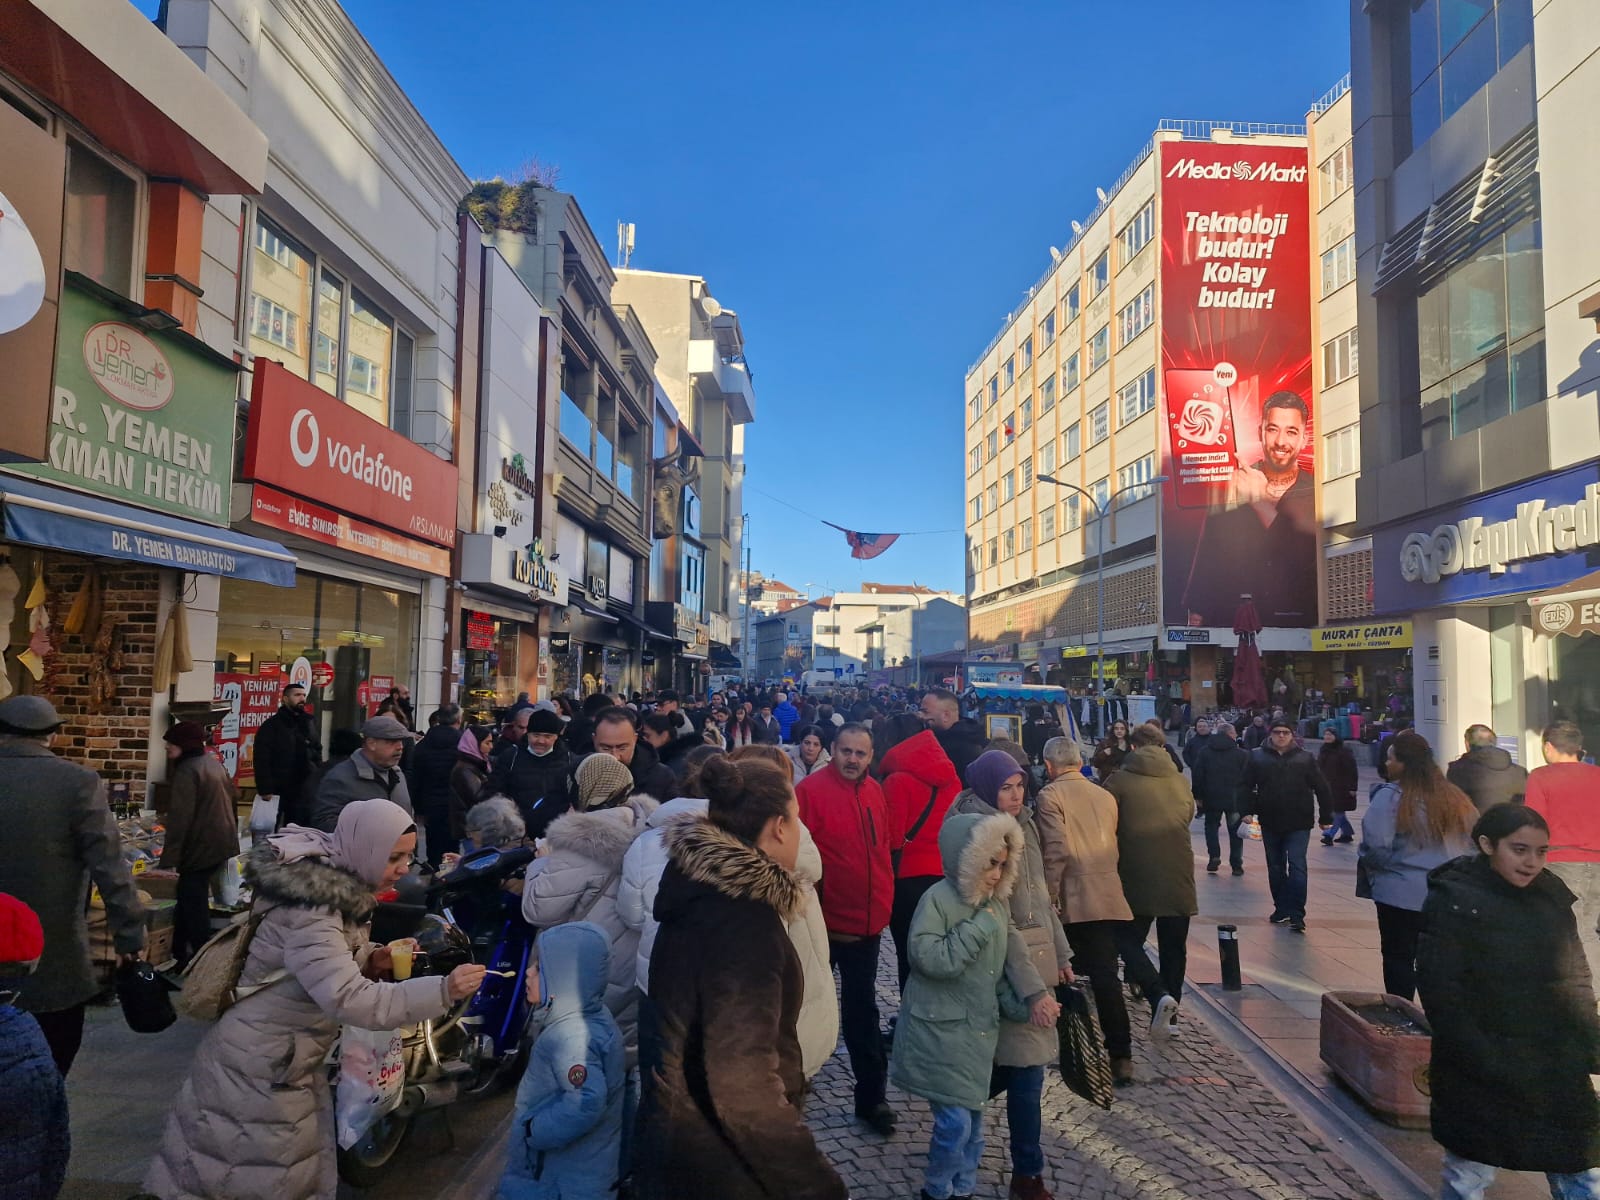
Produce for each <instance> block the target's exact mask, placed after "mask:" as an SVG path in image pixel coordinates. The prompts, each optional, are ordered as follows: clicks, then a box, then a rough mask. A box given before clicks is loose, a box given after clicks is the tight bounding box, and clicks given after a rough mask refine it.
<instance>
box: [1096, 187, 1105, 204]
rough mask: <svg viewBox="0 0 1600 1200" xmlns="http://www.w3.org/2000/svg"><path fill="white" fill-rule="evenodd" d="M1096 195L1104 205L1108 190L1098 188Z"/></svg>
mask: <svg viewBox="0 0 1600 1200" xmlns="http://www.w3.org/2000/svg"><path fill="white" fill-rule="evenodd" d="M1094 194H1095V195H1096V196H1099V197H1100V203H1101V204H1104V203H1105V202H1106V190H1105V188H1098V187H1097V188H1095V190H1094Z"/></svg>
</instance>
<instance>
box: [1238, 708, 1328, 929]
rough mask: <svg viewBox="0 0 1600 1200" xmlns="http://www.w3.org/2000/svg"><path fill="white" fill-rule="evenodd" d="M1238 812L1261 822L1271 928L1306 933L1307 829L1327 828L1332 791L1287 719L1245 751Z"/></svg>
mask: <svg viewBox="0 0 1600 1200" xmlns="http://www.w3.org/2000/svg"><path fill="white" fill-rule="evenodd" d="M1239 796H1240V800H1239V808H1240V811H1241V812H1242V813H1244V814H1246V815H1248V814H1250V813H1254V814H1255V816H1256V817H1257V819H1258V820H1260V822H1261V849H1262V851H1263V852H1264V853H1265V855H1266V859H1267V884H1268V886H1269V887H1271V889H1272V915H1271V916H1270V917H1269V918H1268V919H1269V920H1270V921H1271V922H1272V923H1273V924H1274V925H1287V926H1288V927H1289V928H1290V929H1292V930H1294V931H1295V932H1296V933H1304V932H1305V931H1306V847H1307V846H1308V845H1309V844H1310V843H1311V827H1312V826H1313V825H1315V824H1318V822H1319V821H1320V823H1321V824H1323V825H1329V824H1332V823H1333V816H1332V811H1333V789H1332V788H1331V787H1329V786H1328V780H1327V778H1326V777H1325V776H1324V775H1323V774H1322V768H1321V767H1319V766H1318V765H1317V760H1316V759H1315V758H1313V757H1312V756H1311V754H1310V753H1309V752H1307V751H1306V750H1303V749H1302V748H1301V746H1300V743H1299V741H1298V740H1297V739H1296V738H1295V733H1294V726H1293V725H1292V724H1290V723H1289V721H1288V720H1286V719H1284V718H1282V717H1279V718H1277V719H1275V720H1274V721H1273V722H1272V724H1271V726H1270V727H1269V729H1268V732H1267V741H1266V744H1265V745H1263V746H1257V747H1256V748H1255V749H1254V750H1252V751H1250V761H1249V762H1247V763H1246V764H1245V767H1244V780H1243V782H1242V783H1241V784H1240V785H1239Z"/></svg>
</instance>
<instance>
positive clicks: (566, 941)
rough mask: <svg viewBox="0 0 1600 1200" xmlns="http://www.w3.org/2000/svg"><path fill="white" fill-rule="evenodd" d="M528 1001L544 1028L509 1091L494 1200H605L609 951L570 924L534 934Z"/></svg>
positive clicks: (611, 1160)
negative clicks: (513, 1101)
mask: <svg viewBox="0 0 1600 1200" xmlns="http://www.w3.org/2000/svg"><path fill="white" fill-rule="evenodd" d="M535 949H536V951H537V953H538V956H539V962H538V965H537V966H536V967H534V968H532V969H530V970H529V971H528V984H527V986H528V1000H529V1002H530V1003H532V1004H536V1005H541V1006H542V1008H543V1010H544V1012H543V1015H544V1018H545V1022H544V1030H543V1032H542V1033H540V1035H539V1038H538V1040H537V1041H535V1042H534V1044H533V1052H532V1054H531V1055H530V1056H529V1059H528V1068H527V1071H526V1073H524V1075H523V1076H522V1083H521V1085H520V1086H519V1087H518V1088H517V1109H516V1115H515V1117H514V1118H513V1120H512V1129H511V1151H510V1154H509V1156H508V1157H507V1160H506V1171H505V1174H504V1175H503V1176H501V1178H500V1189H499V1192H498V1193H497V1195H498V1200H611V1198H612V1197H613V1196H614V1194H615V1187H616V1183H617V1175H618V1161H619V1159H620V1157H621V1153H622V1103H623V1089H624V1084H625V1079H624V1063H623V1049H622V1031H621V1030H620V1029H618V1028H617V1023H616V1021H615V1020H614V1019H613V1018H612V1016H611V1013H610V1011H609V1010H608V1009H607V1008H606V1003H605V998H606V979H607V977H608V976H609V974H610V968H611V948H610V944H609V943H608V942H607V940H606V935H605V932H604V930H602V929H601V928H600V927H599V926H598V925H591V924H589V923H588V922H584V921H578V922H574V923H572V924H568V925H557V926H555V927H554V928H551V929H546V930H545V931H544V932H543V933H541V934H540V935H539V940H538V942H537V943H536V946H535Z"/></svg>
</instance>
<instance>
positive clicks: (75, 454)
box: [11, 287, 238, 525]
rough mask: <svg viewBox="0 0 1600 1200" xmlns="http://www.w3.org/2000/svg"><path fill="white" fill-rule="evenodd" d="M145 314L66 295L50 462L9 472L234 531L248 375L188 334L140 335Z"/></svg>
mask: <svg viewBox="0 0 1600 1200" xmlns="http://www.w3.org/2000/svg"><path fill="white" fill-rule="evenodd" d="M118 299H120V298H118ZM142 311H144V310H143V309H141V308H139V306H137V305H130V304H128V303H127V302H126V301H121V302H120V304H113V303H111V302H110V301H108V300H106V299H101V298H100V297H98V296H97V295H93V294H90V293H89V292H87V291H84V290H81V288H80V287H67V288H63V289H62V291H61V317H60V325H59V327H58V329H57V333H56V371H55V389H54V391H53V393H52V395H51V403H50V453H49V458H48V459H47V460H46V461H45V462H42V463H26V464H19V465H17V466H16V467H13V468H11V469H13V470H15V471H17V472H19V473H21V474H25V475H31V476H33V477H35V478H38V479H46V480H51V481H54V482H57V483H62V484H65V485H67V486H68V487H74V488H78V489H79V490H81V491H85V492H90V493H92V494H94V495H96V496H103V497H106V498H107V499H111V500H125V501H127V502H129V503H130V504H137V505H139V506H141V507H143V508H153V509H159V510H160V511H161V512H166V513H172V514H174V515H175V516H180V517H188V518H190V519H191V520H196V521H205V522H209V523H210V524H213V525H226V524H227V523H228V503H229V491H230V485H231V484H232V482H233V430H234V398H235V396H236V395H237V390H238V384H237V375H238V368H237V367H235V366H234V364H233V363H232V362H231V361H230V360H229V359H227V358H224V357H223V356H222V355H220V354H218V353H217V352H216V351H214V350H212V349H211V348H210V347H209V346H207V345H206V344H205V343H204V342H202V341H200V340H199V339H198V338H195V337H192V336H191V335H189V334H187V333H185V332H183V331H182V330H181V329H173V330H164V331H160V332H146V331H145V330H143V329H140V328H139V327H138V326H137V325H136V324H134V323H133V317H132V316H131V314H133V313H139V312H142Z"/></svg>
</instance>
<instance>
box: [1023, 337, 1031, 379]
mask: <svg viewBox="0 0 1600 1200" xmlns="http://www.w3.org/2000/svg"><path fill="white" fill-rule="evenodd" d="M1031 366H1033V338H1032V337H1026V338H1023V339H1022V369H1023V370H1024V371H1026V370H1027V369H1028V368H1029V367H1031Z"/></svg>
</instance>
